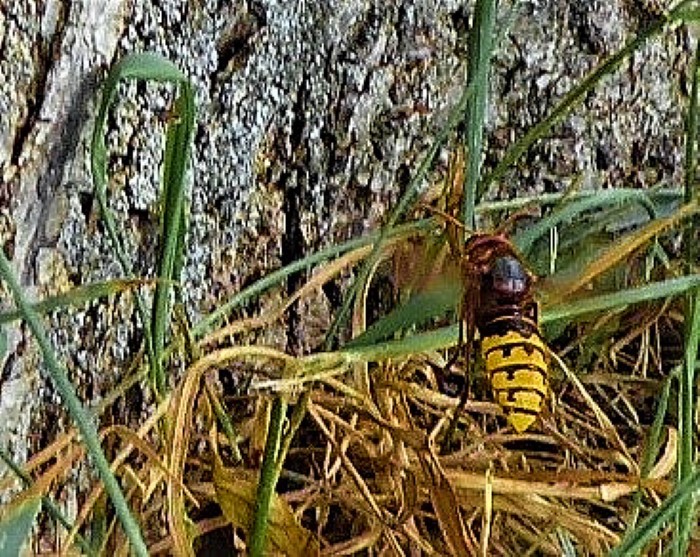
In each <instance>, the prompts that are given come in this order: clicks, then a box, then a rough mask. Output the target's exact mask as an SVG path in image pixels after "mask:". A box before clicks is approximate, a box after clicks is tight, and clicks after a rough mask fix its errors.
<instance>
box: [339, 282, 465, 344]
mask: <svg viewBox="0 0 700 557" xmlns="http://www.w3.org/2000/svg"><path fill="white" fill-rule="evenodd" d="M460 295H461V287H460V285H459V284H457V283H455V282H446V283H445V284H444V285H442V288H433V289H430V290H427V291H425V292H419V293H417V294H415V295H414V296H412V297H411V298H410V299H409V300H408V301H407V302H406V303H405V304H402V305H400V306H399V307H397V308H396V309H395V310H393V311H391V312H389V313H388V314H387V315H386V316H384V317H382V318H380V319H378V320H377V321H376V322H375V323H373V324H372V325H371V326H370V327H368V328H367V330H366V331H365V332H364V333H362V334H361V335H359V336H358V337H356V338H354V339H352V340H351V341H350V342H348V343H347V344H346V345H345V346H346V348H354V347H358V346H366V345H371V344H376V343H378V342H381V341H384V340H388V339H390V338H391V337H392V336H393V335H394V334H395V333H397V332H399V331H406V330H407V329H409V328H412V327H420V326H421V325H424V324H426V323H429V322H430V321H432V320H434V319H437V318H441V317H445V315H446V314H447V313H448V312H450V311H452V312H454V311H455V310H456V309H457V306H458V304H459V300H460Z"/></svg>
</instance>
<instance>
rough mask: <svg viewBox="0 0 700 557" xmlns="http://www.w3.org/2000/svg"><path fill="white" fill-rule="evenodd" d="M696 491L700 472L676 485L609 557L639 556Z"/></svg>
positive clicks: (699, 484) (699, 487)
mask: <svg viewBox="0 0 700 557" xmlns="http://www.w3.org/2000/svg"><path fill="white" fill-rule="evenodd" d="M698 490H700V472H695V473H694V474H693V475H691V476H689V477H688V478H686V479H685V481H683V482H682V483H680V484H678V485H677V486H676V489H674V490H673V493H671V495H670V496H669V497H668V498H667V499H666V500H665V501H664V502H663V503H662V504H661V505H660V506H659V508H657V509H656V510H655V511H654V512H653V513H651V514H650V515H649V516H647V517H646V518H645V519H644V520H643V521H642V522H641V523H640V524H639V527H638V528H636V529H635V530H634V531H633V532H632V533H631V534H630V535H629V536H627V537H625V539H624V540H623V541H622V543H621V544H620V545H619V546H618V547H616V548H615V549H613V550H612V551H611V552H610V557H626V556H627V555H640V554H641V551H642V550H643V549H644V547H645V546H646V545H647V544H649V543H651V542H652V541H653V540H654V539H656V537H657V536H658V534H659V532H660V531H661V529H662V528H663V527H664V526H666V525H667V524H668V522H669V520H671V519H672V518H673V515H674V514H676V513H678V512H679V511H680V510H681V509H682V508H683V506H684V505H685V503H687V502H688V501H689V500H692V499H693V497H694V496H695V494H696V493H697V491H698Z"/></svg>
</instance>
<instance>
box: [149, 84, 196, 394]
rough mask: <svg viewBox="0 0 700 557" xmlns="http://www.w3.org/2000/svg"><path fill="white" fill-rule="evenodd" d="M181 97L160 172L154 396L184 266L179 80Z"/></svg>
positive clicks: (183, 102)
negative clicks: (174, 289)
mask: <svg viewBox="0 0 700 557" xmlns="http://www.w3.org/2000/svg"><path fill="white" fill-rule="evenodd" d="M180 83H181V95H180V97H179V98H178V99H177V100H176V102H175V112H176V115H177V116H176V118H177V123H175V124H173V125H171V126H170V129H169V130H168V133H167V140H166V147H165V157H164V171H163V182H164V189H163V200H164V203H163V214H162V219H161V246H160V247H161V253H160V257H159V261H158V278H159V279H160V280H159V281H158V283H157V285H156V292H155V296H154V302H153V312H152V314H151V316H152V319H151V329H152V335H153V350H154V353H155V354H154V355H155V358H156V362H158V365H157V366H156V368H155V369H154V383H155V385H156V389H157V392H159V393H161V394H162V393H164V392H165V391H166V388H167V383H166V377H165V374H164V373H163V367H162V365H161V362H162V356H163V349H164V347H165V335H166V331H167V328H168V326H169V324H170V307H169V306H170V291H171V286H170V285H171V281H177V280H179V278H180V272H181V270H182V263H183V248H184V240H183V234H184V230H185V228H186V215H185V202H184V199H185V173H186V171H187V164H188V162H189V158H190V150H191V146H192V137H193V133H194V123H195V103H194V90H193V88H192V86H191V84H190V83H189V81H188V80H187V79H186V78H185V77H184V75H182V76H181V77H180Z"/></svg>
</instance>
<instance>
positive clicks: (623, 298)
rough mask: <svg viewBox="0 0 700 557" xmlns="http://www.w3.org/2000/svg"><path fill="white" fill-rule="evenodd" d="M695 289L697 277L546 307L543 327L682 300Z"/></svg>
mask: <svg viewBox="0 0 700 557" xmlns="http://www.w3.org/2000/svg"><path fill="white" fill-rule="evenodd" d="M696 288H700V275H697V274H696V275H687V276H683V277H678V278H674V279H668V280H663V281H656V282H651V283H649V284H645V285H644V286H639V287H636V288H628V289H626V290H621V291H619V292H612V293H609V294H601V295H599V296H592V297H590V298H585V299H582V300H577V301H572V302H566V303H560V304H557V305H556V306H551V307H547V306H544V307H543V308H542V310H543V313H542V318H541V320H542V322H543V323H550V322H554V321H558V320H560V319H566V320H571V319H574V318H576V317H580V316H582V315H585V314H588V313H598V312H602V311H607V310H613V309H616V308H620V307H624V306H628V305H632V304H638V303H640V302H649V301H651V300H659V299H664V298H668V297H671V296H680V295H683V294H687V293H688V292H690V291H692V290H693V289H696Z"/></svg>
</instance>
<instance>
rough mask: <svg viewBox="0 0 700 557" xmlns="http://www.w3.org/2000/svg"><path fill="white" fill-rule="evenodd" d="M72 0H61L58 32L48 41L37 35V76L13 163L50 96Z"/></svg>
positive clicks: (33, 81) (33, 53)
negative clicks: (50, 78) (50, 82)
mask: <svg viewBox="0 0 700 557" xmlns="http://www.w3.org/2000/svg"><path fill="white" fill-rule="evenodd" d="M70 4H71V3H70V2H59V3H58V6H59V10H60V12H59V14H58V16H57V18H56V21H57V25H56V30H55V32H54V34H53V35H52V36H51V39H50V40H48V41H45V40H41V37H37V40H36V41H35V43H34V44H35V46H34V50H33V52H32V55H33V56H32V57H33V59H34V63H35V71H34V74H33V80H32V82H31V84H30V85H29V87H28V89H27V110H26V114H27V116H26V118H25V119H24V122H22V124H20V125H19V126H18V128H17V133H16V134H15V140H14V143H13V145H12V153H11V155H10V164H12V165H17V164H19V159H20V156H21V155H22V151H23V150H24V146H25V144H26V142H27V140H28V139H29V137H30V136H31V134H32V130H34V127H35V125H36V122H37V120H38V118H39V114H40V113H41V107H42V106H43V104H44V101H45V99H46V85H47V81H48V76H49V73H50V72H51V68H52V67H53V63H54V61H55V60H57V59H58V58H59V56H60V54H61V45H62V44H63V36H64V33H65V29H66V21H67V20H68V17H69V16H70Z"/></svg>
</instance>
